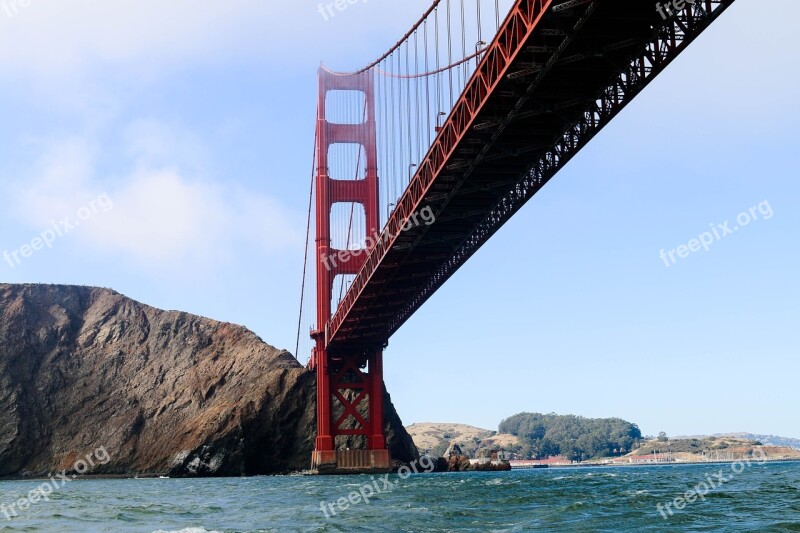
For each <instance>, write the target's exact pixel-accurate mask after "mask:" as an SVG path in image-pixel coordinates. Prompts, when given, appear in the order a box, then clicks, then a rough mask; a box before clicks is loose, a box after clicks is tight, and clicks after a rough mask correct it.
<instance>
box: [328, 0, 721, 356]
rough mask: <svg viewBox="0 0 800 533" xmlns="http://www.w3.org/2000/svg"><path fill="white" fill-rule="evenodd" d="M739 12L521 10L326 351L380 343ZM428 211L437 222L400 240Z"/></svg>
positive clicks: (704, 4)
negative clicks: (703, 37)
mask: <svg viewBox="0 0 800 533" xmlns="http://www.w3.org/2000/svg"><path fill="white" fill-rule="evenodd" d="M732 3H733V0H714V1H710V0H700V1H698V2H697V4H696V5H695V6H690V7H689V8H687V10H686V12H684V13H683V14H681V15H678V16H677V17H675V18H674V19H671V20H670V21H668V22H665V21H664V20H663V19H662V17H661V15H659V13H658V12H657V11H656V9H655V7H654V3H653V2H651V1H642V0H595V1H593V2H591V1H590V2H586V1H580V0H574V1H570V2H557V1H552V2H551V1H550V0H546V1H545V0H536V1H534V0H531V1H520V2H517V4H516V6H515V10H514V11H512V13H511V14H510V15H509V17H508V18H507V19H506V21H505V23H504V25H503V27H502V28H501V31H500V33H499V34H498V37H497V38H496V39H495V41H494V42H493V43H492V45H491V47H490V48H489V51H488V52H487V53H486V55H485V56H484V58H483V60H482V62H481V65H480V67H478V69H477V71H476V73H475V75H474V76H473V78H472V80H471V81H470V82H469V83H468V84H467V88H466V89H465V91H464V94H463V95H462V99H461V101H460V102H459V104H458V105H457V106H456V108H455V109H454V110H453V112H452V113H451V115H450V116H449V117H448V120H447V122H445V124H444V125H443V128H442V131H441V132H440V134H439V136H438V137H437V140H436V142H435V143H434V145H433V147H432V148H431V151H430V152H429V153H428V155H427V157H426V159H425V161H423V162H422V163H421V164H420V166H419V171H418V173H417V175H416V176H415V177H414V179H413V180H412V182H411V184H410V186H409V188H408V190H406V192H405V194H404V196H403V197H402V199H401V200H400V201H399V202H398V207H397V209H396V211H395V212H394V214H393V216H392V218H391V219H390V221H389V223H388V224H387V227H386V228H385V229H384V232H385V235H387V239H386V241H385V242H381V243H380V244H379V245H378V246H376V247H375V248H374V249H373V250H372V253H371V254H370V256H369V257H368V259H367V261H366V263H365V265H364V267H363V268H362V270H361V271H360V272H359V274H358V276H357V277H356V279H355V281H354V282H353V284H352V286H351V289H350V291H349V292H348V294H347V296H346V298H345V299H344V300H343V302H342V304H341V305H340V307H339V309H338V310H337V312H336V314H335V315H334V317H333V318H332V320H331V322H330V323H329V324H328V331H327V338H328V348H329V352H330V353H333V354H335V353H337V352H344V351H351V352H352V351H353V350H361V349H366V348H370V347H374V346H376V345H381V344H383V343H384V342H385V341H386V340H387V339H388V338H389V337H390V336H391V334H392V333H393V332H394V331H396V330H397V329H398V328H399V327H400V326H401V325H402V324H403V323H404V322H405V321H406V320H407V319H408V318H409V317H410V316H411V314H413V312H414V311H415V310H416V309H417V308H418V307H419V306H420V305H422V304H423V303H424V302H425V301H426V300H427V298H429V297H430V296H431V295H432V294H433V293H434V292H435V291H436V289H437V288H438V287H440V286H441V285H442V284H443V283H444V282H445V281H446V280H447V279H448V278H449V277H450V276H451V275H452V274H453V273H454V272H455V271H456V270H457V269H458V268H459V267H460V266H461V265H462V264H463V263H464V262H465V261H466V260H467V259H468V258H469V257H470V256H471V255H472V254H473V253H474V252H475V251H477V249H478V248H480V246H481V245H482V244H483V243H484V242H486V240H488V239H489V237H491V235H492V234H494V232H495V231H497V230H498V229H499V228H500V227H501V226H502V225H503V224H504V223H505V222H506V221H507V220H508V219H509V218H510V217H511V216H512V215H513V214H514V213H515V212H516V211H517V210H518V209H519V208H520V207H521V206H522V205H523V204H524V203H525V201H527V200H528V199H529V198H531V197H532V196H533V195H534V194H535V193H536V192H537V191H538V190H539V189H540V188H541V187H542V186H543V185H544V184H545V183H546V182H547V181H548V180H549V179H550V178H551V177H552V175H554V174H555V173H556V172H557V171H558V169H560V168H561V167H562V166H563V165H564V164H565V163H566V162H567V161H568V160H569V159H570V158H571V157H572V156H573V155H574V154H575V153H577V151H579V150H580V149H581V148H582V147H583V146H584V145H585V144H586V143H587V142H588V141H589V140H590V139H591V138H592V137H593V136H594V135H595V134H596V133H597V132H598V131H599V130H600V129H602V127H603V126H605V125H606V124H607V123H608V122H609V121H610V120H611V119H612V118H613V117H614V116H615V115H616V114H617V113H618V112H619V111H620V110H621V109H622V108H623V107H624V106H625V105H626V104H627V103H628V102H629V101H630V100H631V99H632V98H633V97H635V95H636V94H638V92H639V91H641V89H643V88H644V86H646V85H647V83H649V82H650V81H651V80H652V78H653V77H655V75H657V74H658V73H659V72H661V71H662V70H663V68H664V67H666V65H667V64H668V63H669V62H670V61H671V60H672V59H674V57H676V56H677V55H678V54H679V53H680V52H682V51H683V49H685V47H686V46H687V45H688V44H689V43H690V42H691V41H692V40H693V39H694V38H695V37H696V36H697V35H698V34H699V33H701V32H702V31H703V29H705V27H707V25H708V24H710V23H711V21H712V20H714V19H715V18H716V17H717V16H718V15H719V14H720V13H721V12H722V11H724V9H725V8H727V7H728V6H729V5H730V4H732ZM526 19H527V20H526ZM427 206H430V207H431V208H432V210H433V212H434V213H435V214H436V221H435V223H433V224H432V225H430V226H428V225H424V224H421V225H419V226H416V227H413V228H411V229H410V230H408V231H405V232H399V231H398V228H400V227H402V225H403V223H404V222H405V220H406V219H407V218H408V217H409V216H410V215H412V214H413V213H415V212H418V211H420V210H421V209H423V208H425V207H427ZM395 234H397V235H396V236H395ZM388 236H391V238H389V237H388Z"/></svg>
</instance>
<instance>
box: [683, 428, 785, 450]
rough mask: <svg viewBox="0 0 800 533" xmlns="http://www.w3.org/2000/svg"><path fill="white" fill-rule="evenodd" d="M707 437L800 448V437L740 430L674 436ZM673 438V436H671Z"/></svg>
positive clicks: (684, 437)
mask: <svg viewBox="0 0 800 533" xmlns="http://www.w3.org/2000/svg"><path fill="white" fill-rule="evenodd" d="M707 437H717V438H732V439H742V440H750V441H758V442H760V443H761V444H763V445H764V446H777V447H780V448H794V449H796V450H800V439H794V438H791V437H778V436H776V435H759V434H758V433H747V432H746V431H744V432H738V433H714V434H713V435H682V436H678V437H674V438H675V439H704V438H707ZM671 438H673V437H671Z"/></svg>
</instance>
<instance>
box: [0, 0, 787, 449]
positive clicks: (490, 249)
mask: <svg viewBox="0 0 800 533" xmlns="http://www.w3.org/2000/svg"><path fill="white" fill-rule="evenodd" d="M27 4H28V5H25V6H23V5H22V3H21V2H20V0H17V1H16V2H14V1H13V0H6V1H5V2H3V0H0V50H2V51H0V110H2V121H1V122H0V193H1V194H2V196H1V197H2V199H3V201H2V210H0V224H1V225H0V228H2V230H1V231H0V253H3V252H9V254H12V255H10V256H11V257H12V259H11V260H10V261H9V260H6V259H2V260H0V280H2V281H5V282H43V283H70V284H84V285H96V286H104V287H111V288H114V289H116V290H118V291H119V292H122V293H124V294H126V295H128V296H130V297H132V298H134V299H136V300H139V301H141V302H144V303H147V304H150V305H154V306H156V307H161V308H166V309H180V310H185V311H188V312H192V313H197V314H200V315H204V316H208V317H211V318H215V319H219V320H224V321H230V322H235V323H240V324H243V325H245V326H247V327H248V328H250V329H252V330H254V331H255V332H256V333H257V334H259V335H260V336H261V337H262V338H263V339H264V340H265V341H267V342H269V343H270V344H273V345H275V346H277V347H280V348H287V349H289V350H293V349H294V344H295V328H296V322H297V302H298V297H299V288H300V287H299V285H300V277H301V268H302V258H303V244H304V231H305V214H306V213H305V211H306V202H307V201H308V197H307V194H308V193H307V191H308V179H309V172H310V168H311V159H310V157H311V151H312V144H313V140H314V116H315V99H316V69H317V66H318V64H319V62H320V61H324V62H325V63H326V64H328V65H330V66H331V67H332V68H334V69H337V70H348V69H352V68H355V67H359V66H362V65H364V64H366V63H368V62H369V61H371V60H372V59H374V58H375V57H377V56H378V55H379V54H380V53H382V52H383V51H384V50H385V49H386V48H388V47H389V46H390V45H391V44H393V43H394V42H395V41H396V40H397V39H398V38H399V37H400V36H401V35H402V34H403V33H404V32H405V31H406V30H407V29H408V27H410V25H411V23H412V22H413V21H414V20H416V18H417V17H418V16H419V14H420V13H421V12H422V11H423V10H424V9H425V8H426V7H427V5H428V0H406V1H404V2H396V1H389V0H369V1H368V2H367V1H366V0H365V1H364V2H359V3H356V4H354V5H350V6H349V7H348V8H347V9H346V10H345V11H342V12H337V14H336V16H335V17H333V18H329V20H325V19H324V18H323V17H322V16H321V15H320V14H319V12H318V10H317V7H318V2H316V1H309V0H292V1H288V0H286V1H282V2H277V1H273V0H264V1H258V2H257V1H255V0H247V1H245V0H232V1H226V2H210V1H204V2H190V1H189V0H171V1H170V2H156V1H153V0H136V1H134V0H115V1H114V2H109V1H100V0H59V1H57V2H56V1H55V0H30V1H29V2H27ZM3 6H5V7H3ZM798 20H800V4H798V2H796V1H794V0H759V1H754V0H739V1H738V2H737V3H736V4H735V5H734V6H733V7H732V8H731V9H730V10H729V11H728V12H727V13H726V14H725V15H724V16H723V17H722V18H721V19H720V20H719V21H718V22H717V23H715V25H714V26H713V27H712V28H711V29H710V30H708V31H707V32H705V33H704V34H703V36H702V37H701V38H700V39H699V40H698V41H697V42H696V43H695V44H693V45H692V47H691V48H690V49H689V50H688V51H687V52H686V53H684V54H683V55H682V56H681V57H680V59H679V60H678V61H677V62H675V63H674V64H673V65H672V66H671V67H670V68H669V70H668V71H667V72H666V73H664V74H663V75H661V76H660V77H659V78H658V80H657V81H656V82H655V83H653V84H652V85H651V86H650V87H649V88H648V89H647V90H646V91H645V92H644V94H642V95H641V96H640V97H639V98H638V99H637V100H636V101H635V102H634V103H633V104H632V105H630V106H629V107H628V108H627V109H626V110H625V111H624V112H623V113H622V114H621V115H620V116H619V117H618V118H617V119H616V120H615V121H614V123H613V124H612V125H611V126H609V127H608V128H606V129H605V130H604V131H603V133H602V134H601V135H600V136H598V137H597V138H596V139H595V140H594V141H593V142H592V143H591V144H590V145H589V146H588V147H587V148H586V149H585V150H583V151H582V153H581V154H580V155H579V156H578V157H577V158H575V159H574V160H573V161H572V162H571V163H570V164H569V165H568V166H567V167H566V168H565V169H564V170H563V171H562V172H561V173H560V174H559V175H558V176H557V177H556V178H555V179H554V180H553V181H552V182H551V183H550V184H549V185H548V186H547V187H546V188H545V189H544V190H543V191H541V192H540V193H539V194H538V195H537V196H536V197H535V198H534V199H533V200H532V201H530V202H529V204H528V205H527V206H526V207H525V208H524V209H523V210H522V211H521V212H520V213H519V214H518V215H516V217H515V218H514V219H513V220H512V221H511V222H510V223H509V224H507V225H506V226H505V227H504V228H503V229H502V230H501V231H500V232H499V233H498V234H497V235H496V236H495V237H494V238H493V239H492V240H491V241H490V242H489V243H488V244H487V245H486V246H484V248H482V249H481V250H480V252H478V253H477V254H476V255H475V256H474V257H473V258H472V259H471V260H470V262H469V263H468V264H467V265H466V266H465V267H464V268H462V269H461V270H460V271H459V272H458V273H457V274H456V275H455V276H454V277H453V278H452V279H451V280H450V281H449V282H448V283H447V284H446V285H445V286H444V288H443V289H441V290H440V291H439V292H438V293H437V294H436V295H435V296H434V297H433V298H432V299H431V300H430V301H429V302H428V303H426V304H425V306H424V307H423V308H422V309H421V310H420V311H419V312H418V313H417V315H415V316H414V317H413V318H412V319H411V320H410V321H409V322H408V323H407V324H406V325H405V326H404V327H403V328H402V329H401V331H400V332H399V333H398V334H397V335H395V337H394V338H393V339H392V340H391V343H390V346H389V348H388V349H387V351H386V357H385V361H386V363H385V367H386V368H385V371H386V383H387V387H388V389H389V391H390V393H391V394H392V398H393V400H394V403H395V405H396V407H397V408H398V410H399V412H400V415H401V417H402V418H403V421H404V422H405V423H407V424H409V423H412V422H421V421H448V422H463V423H468V424H473V425H478V426H483V427H487V428H493V429H494V428H496V426H497V423H498V422H499V421H500V420H501V419H502V418H504V417H506V416H509V415H512V414H514V413H517V412H519V411H540V412H557V413H574V414H581V415H585V416H592V417H595V416H619V417H623V418H625V419H628V420H631V421H633V422H636V423H638V424H640V426H641V428H642V430H643V431H644V432H645V433H649V434H655V433H657V432H658V431H662V430H663V431H666V432H667V433H668V434H672V435H674V434H679V433H683V434H689V433H692V434H694V433H712V432H726V431H752V432H758V433H774V434H782V435H785V436H793V437H800V421H799V420H798V417H797V411H798V407H800V387H798V386H797V379H798V375H800V358H798V355H799V354H798V345H799V343H798V341H800V328H798V321H799V319H800V303H799V302H800V282H798V275H797V273H798V264H799V263H800V253H799V252H798V230H800V209H798V207H800V185H798V179H797V178H798V168H799V167H800V154H799V153H798V141H800V135H798V133H797V131H798V130H797V124H798V123H800V112H799V110H800V104H798V98H797V95H798V94H800V75H799V74H798V72H800V69H798V57H797V53H796V52H797V44H796V25H797V21H798ZM112 206H113V207H112ZM751 207H755V210H754V211H752V213H754V214H756V215H757V220H753V221H751V222H750V223H749V224H748V225H746V226H744V225H742V226H741V227H740V228H739V229H738V230H737V231H735V232H734V233H733V234H729V235H727V236H725V237H724V238H721V239H719V240H716V239H715V240H714V242H713V243H712V244H711V245H710V248H709V250H708V251H704V250H703V249H700V251H697V252H692V253H689V254H688V257H685V258H679V257H677V247H678V246H679V245H687V246H688V245H689V244H690V241H691V240H692V239H694V238H698V237H699V236H700V235H701V234H703V233H704V232H706V231H713V229H716V228H718V227H719V226H718V225H723V226H724V224H725V222H726V221H728V222H729V227H730V228H733V227H734V226H739V224H737V221H736V219H737V216H738V215H739V214H740V213H742V212H748V211H749V209H750V208H751ZM64 217H70V219H71V220H72V221H73V222H74V221H76V220H77V221H80V224H79V225H77V226H75V227H66V226H64V225H62V224H61V222H60V221H61V220H63V219H64ZM740 222H741V221H740ZM712 226H713V229H712ZM718 232H719V233H722V230H721V229H720V230H718ZM59 233H61V234H60V235H59ZM37 237H38V238H40V239H41V238H46V239H47V240H48V241H50V242H48V243H47V245H44V244H43V241H41V242H38V243H37V242H35V241H36V239H37ZM23 245H31V246H32V247H33V246H35V247H37V248H42V249H41V250H35V251H33V252H32V253H28V255H29V257H23V256H22V255H21V253H22V247H23ZM693 247H694V248H697V245H693ZM662 249H663V250H664V251H665V253H668V252H669V251H670V250H673V249H675V250H676V252H675V253H673V257H675V258H676V262H675V264H671V266H669V267H668V266H666V264H665V262H664V260H663V259H662V258H660V257H659V252H660V251H661V250H662ZM31 250H32V248H31ZM31 250H28V249H26V250H25V251H26V252H31ZM14 252H17V256H16V257H17V258H18V259H19V261H18V262H17V261H15V260H14V259H13V257H14V256H13V253H14ZM683 252H684V255H685V253H686V250H684V251H683ZM667 262H670V263H671V261H670V260H669V259H667ZM12 265H13V266H12ZM307 357H308V354H307V353H302V354H300V355H299V358H300V359H301V361H302V362H305V361H306V359H307Z"/></svg>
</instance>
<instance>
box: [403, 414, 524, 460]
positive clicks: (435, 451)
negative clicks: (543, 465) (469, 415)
mask: <svg viewBox="0 0 800 533" xmlns="http://www.w3.org/2000/svg"><path fill="white" fill-rule="evenodd" d="M406 431H408V434H409V435H411V438H412V439H413V440H414V444H416V445H417V449H418V450H419V451H420V452H421V453H424V452H426V451H427V452H428V453H430V454H431V455H435V456H441V455H442V454H444V452H445V450H446V449H447V447H448V446H450V444H451V443H452V442H455V443H456V444H458V445H459V446H460V447H461V449H462V451H463V452H464V453H466V454H467V455H469V456H474V455H475V452H477V451H478V450H479V449H481V448H491V447H498V448H504V449H507V448H510V447H512V446H515V445H518V444H519V439H518V438H517V437H515V436H514V435H505V434H498V433H497V432H496V431H492V430H490V429H482V428H476V427H474V426H468V425H467V424H451V423H436V422H419V423H416V424H411V425H410V426H407V427H406Z"/></svg>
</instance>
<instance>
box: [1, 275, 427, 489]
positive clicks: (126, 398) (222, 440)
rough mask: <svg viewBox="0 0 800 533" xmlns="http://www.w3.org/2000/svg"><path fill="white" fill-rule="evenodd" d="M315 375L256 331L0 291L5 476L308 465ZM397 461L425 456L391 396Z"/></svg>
mask: <svg viewBox="0 0 800 533" xmlns="http://www.w3.org/2000/svg"><path fill="white" fill-rule="evenodd" d="M315 381H316V377H315V375H314V374H313V373H312V372H308V371H306V370H305V369H304V368H303V367H302V365H300V364H299V363H298V362H297V360H295V359H294V357H292V355H291V354H289V353H288V352H286V351H282V350H278V349H276V348H273V347H272V346H270V345H268V344H266V343H264V342H263V341H262V340H261V339H259V338H258V337H257V336H256V335H255V334H253V333H252V332H250V331H248V330H247V329H245V328H243V327H241V326H236V325H233V324H227V323H221V322H217V321H214V320H209V319H206V318H202V317H199V316H194V315H190V314H187V313H182V312H174V311H161V310H158V309H154V308H152V307H149V306H146V305H142V304H140V303H138V302H135V301H133V300H130V299H128V298H126V297H124V296H122V295H120V294H118V293H116V292H114V291H111V290H107V289H98V288H89V287H74V286H54V285H4V284H0V476H27V475H39V474H43V473H47V472H52V471H61V470H62V469H66V470H70V469H73V468H74V465H75V464H76V461H77V460H78V459H80V458H83V457H85V456H86V455H87V454H90V453H91V452H92V451H93V450H96V449H98V448H100V447H103V448H104V449H105V450H106V451H107V453H108V456H109V458H110V459H109V460H108V461H107V462H105V464H96V465H95V466H94V467H92V468H91V469H90V473H92V474H124V475H131V474H144V473H148V474H154V473H157V474H169V475H242V474H244V475H254V474H269V473H278V472H287V471H293V470H302V469H305V468H308V465H309V460H310V454H311V450H312V448H313V440H314V436H315V430H316V411H315V400H316V383H315ZM384 422H385V426H386V430H387V436H388V439H389V445H390V450H391V453H392V457H393V458H394V459H399V460H402V461H410V460H412V459H413V458H414V457H415V456H416V453H417V452H416V448H415V447H414V444H413V441H412V440H411V437H409V435H408V433H407V432H406V430H405V429H404V428H403V426H402V423H401V421H400V419H399V417H398V416H397V413H396V412H395V410H394V407H393V406H392V404H391V401H390V400H389V398H388V395H387V396H386V414H385V420H384Z"/></svg>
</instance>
